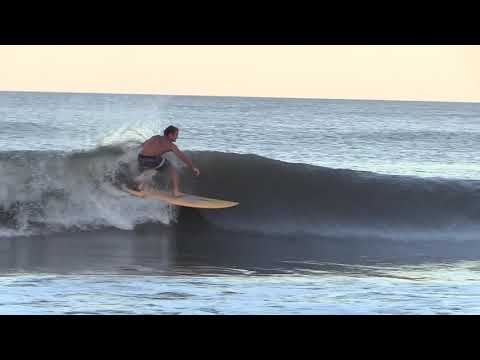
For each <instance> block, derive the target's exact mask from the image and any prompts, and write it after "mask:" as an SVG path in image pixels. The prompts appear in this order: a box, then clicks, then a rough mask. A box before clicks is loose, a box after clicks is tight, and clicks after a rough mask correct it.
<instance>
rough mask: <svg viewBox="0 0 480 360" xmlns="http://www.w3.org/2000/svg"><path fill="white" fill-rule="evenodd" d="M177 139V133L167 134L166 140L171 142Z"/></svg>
mask: <svg viewBox="0 0 480 360" xmlns="http://www.w3.org/2000/svg"><path fill="white" fill-rule="evenodd" d="M177 137H178V131H177V132H174V133H170V134H168V140H170V141H171V142H175V141H177Z"/></svg>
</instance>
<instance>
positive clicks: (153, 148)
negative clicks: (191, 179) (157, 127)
mask: <svg viewBox="0 0 480 360" xmlns="http://www.w3.org/2000/svg"><path fill="white" fill-rule="evenodd" d="M178 133H179V130H178V128H176V127H175V126H172V125H170V126H169V127H167V128H166V129H165V130H164V131H163V136H161V135H155V136H152V137H151V138H150V139H148V140H147V141H145V142H144V143H143V144H142V150H141V151H140V153H139V154H138V168H139V171H140V175H139V176H138V177H136V178H135V180H134V181H135V183H136V184H137V189H138V190H139V191H143V189H144V187H145V185H146V184H147V183H149V182H150V181H151V180H152V177H153V176H154V175H155V173H156V172H163V171H165V170H166V171H168V174H169V176H170V181H171V182H172V187H173V189H172V192H173V195H174V196H180V195H181V194H182V193H181V192H180V191H179V190H178V174H177V171H176V169H175V167H174V166H173V165H172V164H170V162H169V161H168V160H167V159H166V158H164V157H163V154H165V153H167V152H169V151H173V153H174V154H175V155H176V156H177V157H178V158H180V160H182V161H183V162H184V163H185V164H187V165H188V166H189V167H190V169H192V171H193V174H194V175H195V176H199V175H200V170H198V169H197V168H196V167H194V166H193V163H192V161H191V160H190V159H189V158H188V157H187V156H186V155H185V154H184V153H183V152H182V151H180V149H179V148H178V147H177V146H176V145H175V144H174V142H175V141H176V140H177V138H178Z"/></svg>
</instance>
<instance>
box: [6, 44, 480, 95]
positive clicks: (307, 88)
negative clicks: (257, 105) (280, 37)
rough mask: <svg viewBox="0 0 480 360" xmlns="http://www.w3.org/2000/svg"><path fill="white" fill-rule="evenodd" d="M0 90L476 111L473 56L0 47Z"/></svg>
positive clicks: (371, 50) (412, 51)
mask: <svg viewBox="0 0 480 360" xmlns="http://www.w3.org/2000/svg"><path fill="white" fill-rule="evenodd" d="M0 90H4V91H64V92H95V93H139V94H165V95H217V96H262V97H297V98H326V99H382V100H426V101H429V100H433V101H466V102H480V46H428V45H415V46H400V45H394V46H363V45H358V46H343V45H342V46H269V45H255V46H253V45H252V46H239V45H228V46H227V45H218V46H210V45H209V46H206V45H195V46H186V45H176V46H160V45H159V46H104V45H95V46H80V45H68V46H66V45H61V46H60V45H58V46H50V45H48V46H47V45H35V46H30V45H19V46H6V45H1V46H0Z"/></svg>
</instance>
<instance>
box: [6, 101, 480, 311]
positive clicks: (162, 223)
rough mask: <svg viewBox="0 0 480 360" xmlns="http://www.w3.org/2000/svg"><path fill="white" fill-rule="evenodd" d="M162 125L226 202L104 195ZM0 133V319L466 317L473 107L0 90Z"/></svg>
mask: <svg viewBox="0 0 480 360" xmlns="http://www.w3.org/2000/svg"><path fill="white" fill-rule="evenodd" d="M168 125H175V126H177V127H179V128H180V134H179V137H178V140H177V145H178V146H179V148H180V149H182V150H184V151H185V152H186V154H187V155H188V156H189V157H191V158H192V160H193V161H194V163H195V164H196V166H197V167H198V168H199V169H200V171H201V175H200V177H198V178H196V177H193V176H192V174H191V172H190V171H189V170H188V169H187V168H186V167H185V166H184V165H183V164H182V163H181V161H180V160H178V159H176V158H175V156H174V155H172V154H169V155H168V157H169V159H170V160H171V161H172V162H173V164H174V166H176V167H177V168H178V171H179V173H180V176H181V190H182V191H184V192H188V193H194V194H199V195H203V196H208V197H215V198H220V199H226V200H232V201H237V202H239V203H240V205H239V206H237V207H234V208H230V209H224V210H196V209H189V208H178V207H174V206H170V205H167V204H165V203H162V202H159V201H155V200H144V199H139V198H136V197H132V196H130V195H128V194H127V193H125V192H123V191H121V189H120V187H121V185H122V184H128V183H129V182H130V181H131V179H132V178H133V177H134V176H136V175H137V174H138V169H137V165H136V160H135V159H136V156H137V154H138V152H139V150H140V147H139V145H140V144H141V143H142V142H143V141H144V140H146V139H147V138H148V137H150V136H152V135H154V134H158V133H161V132H162V131H163V129H164V128H165V127H167V126H168ZM0 129H1V131H0V177H1V182H0V314H480V104H478V103H442V102H399V101H360V100H358V101H354V100H322V99H318V100H315V99H274V98H235V97H194V96H154V95H108V94H70V93H33V92H0ZM154 180H155V186H156V187H158V188H165V187H168V181H167V179H165V178H164V177H163V176H162V175H159V176H157V177H155V178H154Z"/></svg>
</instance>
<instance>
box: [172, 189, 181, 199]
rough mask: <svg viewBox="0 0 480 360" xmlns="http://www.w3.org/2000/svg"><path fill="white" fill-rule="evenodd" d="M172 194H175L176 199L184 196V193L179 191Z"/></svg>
mask: <svg viewBox="0 0 480 360" xmlns="http://www.w3.org/2000/svg"><path fill="white" fill-rule="evenodd" d="M172 193H173V196H175V197H179V196H182V195H183V193H182V192H180V191H178V190H173V191H172Z"/></svg>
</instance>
